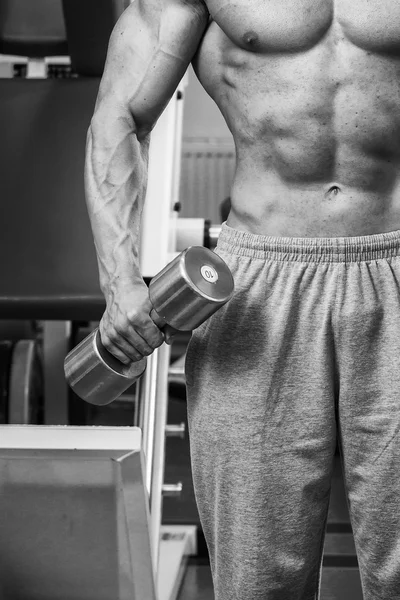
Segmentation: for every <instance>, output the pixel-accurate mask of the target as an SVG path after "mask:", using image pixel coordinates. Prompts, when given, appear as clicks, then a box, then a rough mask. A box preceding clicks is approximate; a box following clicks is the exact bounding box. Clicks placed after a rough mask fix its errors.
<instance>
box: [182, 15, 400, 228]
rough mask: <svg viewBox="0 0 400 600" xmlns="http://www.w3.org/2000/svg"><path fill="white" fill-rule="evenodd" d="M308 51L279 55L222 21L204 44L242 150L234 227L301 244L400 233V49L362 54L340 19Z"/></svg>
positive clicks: (213, 88)
mask: <svg viewBox="0 0 400 600" xmlns="http://www.w3.org/2000/svg"><path fill="white" fill-rule="evenodd" d="M246 35H247V37H246ZM252 36H253V37H252ZM254 36H255V37H254ZM257 44H258V45H257ZM308 44H309V46H308V47H307V48H300V49H299V51H298V52H295V51H292V52H283V51H280V52H271V51H270V49H269V50H268V51H267V50H264V49H263V45H262V42H260V41H259V39H257V35H256V34H254V35H253V34H252V33H251V32H247V33H246V32H245V35H244V36H243V37H241V38H240V44H239V43H238V40H237V39H234V36H230V37H228V35H226V33H225V32H224V31H223V30H222V29H221V27H220V26H219V25H218V24H217V23H216V22H215V21H213V22H211V24H210V27H209V29H208V31H207V32H206V35H205V36H204V39H203V42H202V45H201V47H200V48H199V51H198V53H197V56H196V57H195V60H194V63H193V66H194V68H195V71H196V73H197V76H198V77H199V80H200V82H201V83H202V84H203V86H204V88H205V89H206V91H207V92H208V93H209V94H210V96H211V97H212V98H213V99H214V100H215V102H216V103H217V105H218V106H219V108H220V110H221V112H222V114H223V116H224V117H225V120H226V122H227V125H228V127H229V128H230V130H231V132H232V135H233V138H234V142H235V146H236V157H237V161H236V173H235V177H234V181H233V184H232V190H231V203H232V209H231V213H230V215H229V218H228V225H230V226H231V227H234V228H237V229H241V230H244V231H250V232H252V233H257V234H261V235H274V236H290V237H341V236H361V235H371V234H375V233H382V232H387V231H394V230H397V229H399V230H400V50H399V54H398V55H397V54H393V52H392V53H391V54H390V55H389V54H388V55H385V53H382V52H379V53H374V52H372V51H371V50H369V49H368V48H361V47H359V46H357V45H356V44H354V43H353V42H352V41H351V40H349V39H347V37H346V34H345V31H344V30H343V28H342V27H341V25H340V24H339V23H338V22H334V21H333V22H332V23H331V25H330V26H329V27H328V28H327V30H326V31H323V32H321V33H320V39H319V40H316V41H311V42H308ZM246 46H248V47H246ZM399 48H400V44H399Z"/></svg>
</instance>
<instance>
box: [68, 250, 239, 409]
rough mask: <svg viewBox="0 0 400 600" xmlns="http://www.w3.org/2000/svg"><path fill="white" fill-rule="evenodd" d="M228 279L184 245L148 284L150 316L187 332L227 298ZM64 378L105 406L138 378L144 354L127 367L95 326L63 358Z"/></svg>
mask: <svg viewBox="0 0 400 600" xmlns="http://www.w3.org/2000/svg"><path fill="white" fill-rule="evenodd" d="M233 288H234V283H233V277H232V274H231V272H230V271H229V268H228V267H227V265H226V264H225V262H224V261H223V260H222V259H221V258H220V257H219V256H218V255H216V254H215V253H214V252H211V251H210V250H207V249H206V248H203V247H201V246H193V247H191V248H187V249H186V250H185V251H184V252H182V253H181V254H179V255H178V256H177V257H176V258H175V259H174V260H173V261H172V262H170V263H169V264H168V265H167V266H166V267H165V268H164V269H162V270H161V271H160V273H158V274H157V275H156V276H155V277H154V278H153V279H152V280H151V283H150V285H149V297H150V301H151V304H152V306H153V309H152V311H151V314H150V316H151V318H152V319H153V321H154V322H155V323H156V324H157V325H158V326H159V327H160V328H162V329H163V328H166V327H169V328H172V329H174V330H178V331H191V330H193V329H195V328H196V327H198V326H199V325H201V323H203V322H204V321H205V320H206V319H208V318H209V317H210V316H211V315H212V314H214V313H215V312H216V311H217V310H218V309H219V308H220V307H221V306H223V305H224V304H225V303H226V302H228V300H229V299H230V298H231V296H232V293H233ZM64 367H65V376H66V379H67V381H68V383H69V385H70V386H71V388H72V389H73V390H74V392H75V393H76V394H77V395H78V396H79V397H80V398H82V399H83V400H86V401H87V402H90V403H92V404H97V405H103V404H109V403H110V402H112V401H113V400H115V399H116V398H117V397H118V396H119V395H120V394H121V393H122V392H124V391H125V390H126V389H127V388H128V387H129V386H131V385H132V384H133V383H134V381H136V379H137V378H138V377H140V376H141V375H142V374H143V372H144V370H145V368H146V358H143V359H142V360H140V361H137V362H134V363H131V364H130V365H128V366H126V365H123V364H122V363H121V362H120V361H118V360H117V359H116V358H115V357H113V356H112V355H111V354H110V353H109V352H107V350H106V349H105V348H104V347H103V345H102V344H101V340H100V335H99V331H98V329H95V330H94V331H93V332H92V333H91V334H90V335H89V336H88V337H87V338H85V339H84V340H83V341H82V342H81V343H80V344H78V346H77V347H76V348H74V349H73V350H72V351H71V352H70V353H69V354H68V355H67V357H66V359H65V363H64Z"/></svg>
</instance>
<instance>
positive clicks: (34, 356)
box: [8, 340, 43, 425]
mask: <svg viewBox="0 0 400 600" xmlns="http://www.w3.org/2000/svg"><path fill="white" fill-rule="evenodd" d="M42 410H43V376H42V365H41V360H40V357H39V353H38V346H37V343H36V341H35V340H19V341H18V342H17V343H16V344H15V347H14V350H13V353H12V360H11V373H10V381H9V390H8V424H15V425H33V424H39V423H42V420H43V414H42Z"/></svg>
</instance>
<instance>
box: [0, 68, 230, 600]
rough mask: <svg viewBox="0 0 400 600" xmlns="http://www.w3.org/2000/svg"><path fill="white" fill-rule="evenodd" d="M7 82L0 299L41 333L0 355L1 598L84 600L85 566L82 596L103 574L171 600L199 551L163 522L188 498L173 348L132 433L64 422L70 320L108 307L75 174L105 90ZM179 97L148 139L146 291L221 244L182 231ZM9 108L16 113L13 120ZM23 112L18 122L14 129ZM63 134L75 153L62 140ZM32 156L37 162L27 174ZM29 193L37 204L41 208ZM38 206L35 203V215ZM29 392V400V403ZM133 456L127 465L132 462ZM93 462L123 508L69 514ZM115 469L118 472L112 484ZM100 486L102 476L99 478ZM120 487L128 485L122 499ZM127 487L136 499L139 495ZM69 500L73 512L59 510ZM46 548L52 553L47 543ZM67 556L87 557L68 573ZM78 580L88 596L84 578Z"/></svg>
mask: <svg viewBox="0 0 400 600" xmlns="http://www.w3.org/2000/svg"><path fill="white" fill-rule="evenodd" d="M0 84H1V86H2V90H1V94H0V113H2V114H0V121H1V129H2V132H3V133H4V138H3V140H4V145H5V146H7V148H4V155H3V159H2V164H3V166H4V165H6V168H5V169H3V171H4V172H3V173H2V178H1V183H0V188H1V189H0V192H1V194H2V196H3V197H4V198H7V199H9V200H10V201H9V202H7V205H8V206H9V218H8V222H7V221H6V220H3V222H2V223H0V228H1V232H0V233H1V235H0V238H1V240H2V250H3V256H7V265H6V268H5V272H4V274H3V278H2V286H1V289H0V318H1V319H28V320H35V321H40V322H41V323H42V329H41V332H40V340H38V339H31V340H29V339H26V340H23V339H22V340H15V341H13V342H6V343H4V344H3V345H4V348H3V350H4V351H3V355H2V356H3V360H2V365H4V369H3V371H2V373H1V377H2V388H1V390H2V403H1V406H2V414H3V417H2V418H3V421H6V422H7V424H5V423H3V424H2V425H0V514H1V522H0V529H1V531H2V535H1V536H0V571H1V572H2V578H1V581H0V597H1V593H2V588H1V586H3V589H6V587H5V586H12V585H17V586H22V585H23V582H24V581H29V586H30V587H29V590H28V589H24V588H23V587H19V588H18V587H17V588H14V591H15V590H17V591H16V592H15V593H16V594H17V595H18V597H19V598H21V600H22V599H23V598H24V597H26V598H28V597H29V598H30V600H32V599H34V598H38V599H41V598H45V597H52V598H54V597H56V594H55V589H56V588H58V589H60V587H61V586H62V589H63V591H64V592H65V593H67V591H68V597H69V598H70V599H71V600H73V598H74V597H79V598H83V595H82V588H81V587H79V585H78V583H79V577H78V578H77V575H78V571H75V573H74V569H73V566H74V565H76V563H77V562H79V564H80V565H81V569H80V570H79V573H80V577H81V578H83V577H84V573H87V575H88V578H89V580H90V581H91V582H92V586H91V587H90V586H89V587H88V588H87V590H86V592H85V593H87V596H86V597H87V598H92V597H93V598H94V597H96V599H98V598H100V597H101V589H102V585H103V584H104V579H103V580H100V579H98V578H97V579H96V576H97V575H98V574H99V573H100V572H101V571H103V573H106V574H108V576H109V581H108V584H107V585H108V587H107V586H105V587H104V589H105V590H106V589H108V590H111V588H110V585H111V583H112V582H114V585H115V587H114V588H113V589H112V591H111V592H110V595H109V597H108V598H111V597H113V598H116V597H120V598H129V599H130V600H133V598H140V599H142V598H146V600H147V599H149V600H151V599H152V598H154V599H157V600H173V599H174V598H176V596H177V594H178V590H179V587H180V583H181V581H182V578H183V575H184V569H185V562H186V560H187V557H188V555H195V554H196V552H197V550H196V534H197V531H196V530H197V527H196V526H162V525H161V516H162V501H163V497H165V496H167V495H179V493H180V491H181V489H182V484H181V483H180V482H177V483H173V484H168V483H165V482H164V463H165V440H166V437H167V436H170V435H173V436H176V435H182V434H183V433H184V431H183V428H182V425H167V423H166V416H167V405H168V382H169V380H170V377H171V376H172V377H174V378H175V380H177V379H178V380H179V381H180V382H181V383H183V382H184V373H183V367H182V359H180V360H179V361H177V362H178V363H179V364H173V365H171V364H170V363H171V348H170V347H169V346H167V345H165V344H164V345H163V346H162V347H161V348H159V349H158V350H157V351H156V352H154V354H153V355H152V356H151V357H150V358H149V359H148V363H147V368H146V371H145V373H144V375H143V377H142V378H141V379H140V381H139V382H138V383H137V384H136V385H135V386H134V387H133V390H130V394H129V393H128V394H125V395H124V396H125V398H124V400H123V401H125V402H130V403H132V402H135V403H136V404H137V406H138V415H137V423H135V426H133V427H127V428H124V427H115V428H113V427H105V428H103V427H95V428H93V427H73V426H71V425H68V423H69V419H68V417H69V413H68V404H69V395H68V390H67V386H66V384H65V381H64V371H63V362H64V358H65V356H66V354H67V353H68V351H69V350H70V349H71V333H72V329H73V327H72V322H73V321H76V320H77V321H80V322H83V321H89V322H92V323H96V321H98V320H99V318H100V317H101V314H102V311H103V308H104V300H103V298H102V296H101V293H100V291H99V288H98V282H97V268H96V267H97V266H96V260H95V256H94V251H93V248H92V247H91V246H92V240H91V237H90V230H89V229H88V222H87V215H86V208H85V205H84V201H83V198H82V192H81V189H80V188H81V182H80V181H79V183H78V184H77V183H76V179H77V178H76V177H75V176H74V174H75V173H78V172H80V169H82V167H83V159H84V157H83V147H84V143H83V142H84V136H83V135H82V132H83V131H85V129H86V128H87V123H88V115H90V112H91V110H92V108H91V107H92V106H93V103H94V98H95V95H96V91H97V87H98V81H96V79H91V80H89V79H87V80H86V79H84V78H83V79H79V78H77V79H75V80H71V81H65V82H63V81H49V80H45V79H40V78H39V77H34V76H32V77H30V78H29V81H21V80H19V81H17V80H9V81H7V82H6V81H1V82H0ZM27 86H29V92H30V93H29V94H28V95H27V94H26V90H27ZM184 86H185V80H184V81H183V82H182V83H181V84H180V86H179V88H178V90H177V93H176V94H175V96H174V98H173V99H172V100H171V102H170V104H169V106H168V107H167V109H166V110H165V112H164V113H163V115H162V117H161V118H160V120H159V122H158V124H157V126H156V128H155V129H154V131H153V134H152V141H151V145H150V160H149V185H148V191H147V198H146V203H145V209H144V214H143V227H142V239H141V268H142V273H143V275H144V277H145V278H146V279H147V280H149V279H151V278H152V277H153V276H154V275H155V274H156V273H158V272H159V271H160V270H162V269H163V267H164V266H165V265H166V264H167V263H169V262H170V261H171V260H173V259H174V258H176V256H177V255H178V254H179V252H181V251H182V250H183V248H186V247H187V246H190V245H198V246H201V245H209V246H211V247H213V246H214V245H215V242H216V239H217V237H218V232H219V227H218V226H215V227H214V226H212V225H211V224H210V223H209V222H207V221H205V220H203V219H196V220H187V222H186V225H185V222H184V221H185V220H184V219H180V218H179V198H178V184H179V163H180V153H181V148H180V140H181V123H182V109H183V106H182V105H183V102H182V97H183V93H184ZM10 107H11V110H13V107H16V109H15V110H14V112H12V114H10V112H9V111H10ZM44 107H46V113H44V112H43V108H44ZM66 108H67V109H66ZM17 109H18V110H17ZM21 115H23V123H21V124H19V121H18V119H21ZM61 115H62V118H61ZM55 123H56V124H57V127H55V126H54V124H55ZM63 128H64V129H63ZM29 131H33V132H35V136H41V135H43V136H44V137H45V142H44V143H42V145H41V146H40V144H39V138H34V137H33V136H32V135H31V136H30V137H29V139H28V138H27V137H26V135H27V132H29ZM66 133H67V135H68V140H69V147H66V145H65V143H64V142H65V139H67V137H66V135H65V134H66ZM79 136H80V137H79ZM39 146H40V147H39ZM22 148H23V149H24V153H23V154H22V152H21V149H22ZM71 148H74V149H76V152H74V151H73V150H72V151H71ZM9 156H12V157H14V162H16V164H9V163H8V162H7V161H8V157H9ZM24 156H26V162H25V163H24V162H23V160H24ZM32 156H35V157H36V159H37V160H36V161H34V164H33V167H32V166H31V165H32V159H31V158H30V157H32ZM54 161H55V162H56V163H57V162H58V163H59V164H60V165H63V168H62V169H60V170H59V171H58V172H57V173H56V175H55V177H52V174H51V173H47V172H46V170H45V168H44V167H45V165H46V166H47V165H49V164H54ZM64 166H66V167H67V168H66V169H65V171H66V172H65V173H64ZM22 172H23V177H22V176H21V173H22ZM74 185H75V189H74V187H73V186H74ZM35 189H39V190H40V193H38V194H37V198H35V203H34V202H32V190H35ZM36 203H39V204H38V205H36V206H35V204H36ZM38 211H39V212H40V211H41V212H42V214H46V220H48V221H49V222H48V223H43V222H41V221H43V219H42V220H41V221H39V219H38V215H37V214H36V213H37V212H38ZM154 215H156V216H157V218H154ZM21 218H22V222H21ZM50 223H51V225H50ZM51 227H53V228H54V231H51ZM189 231H190V232H191V233H190V235H189V234H188V232H189ZM70 232H73V234H74V243H76V249H74V248H72V247H71V241H72V240H71V233H70ZM16 242H17V243H16ZM10 248H12V249H13V251H12V252H11V253H10V250H9V249H10ZM27 263H28V264H27ZM94 326H95V325H94ZM18 365H20V366H18ZM21 365H22V366H21ZM24 365H25V366H24ZM35 365H36V366H35ZM30 381H31V382H33V383H29V382H30ZM26 389H29V390H30V391H29V392H28V394H27V395H26ZM14 390H16V391H17V392H18V394H17V393H16V391H14ZM35 390H36V391H35ZM24 393H25V396H24ZM132 394H134V396H132ZM15 398H19V399H18V401H17V400H15ZM125 456H128V457H129V458H128V459H127V460H126V462H125V458H124V457H125ZM94 464H96V465H98V470H97V471H96V472H97V473H98V480H97V483H99V484H100V483H101V482H103V483H104V485H103V488H102V489H103V490H104V491H105V490H106V489H107V490H108V492H107V493H106V494H105V495H106V496H107V494H108V496H114V498H116V502H115V503H114V504H113V503H112V502H109V503H108V504H107V502H108V501H106V500H104V496H103V495H102V494H98V493H97V491H98V490H97V488H96V486H95V484H94V483H93V488H91V492H92V493H90V490H89V491H88V493H87V494H86V495H85V496H84V499H83V500H82V502H81V503H80V504H79V502H78V504H76V502H75V504H74V498H75V496H74V493H75V492H77V491H78V490H80V489H81V487H82V485H83V483H82V482H84V481H93V480H91V479H90V476H91V473H92V469H93V465H94ZM38 465H41V466H42V467H43V469H45V472H46V473H47V475H46V477H47V479H46V477H45V478H44V479H41V475H42V474H43V470H41V469H39V468H38ZM111 467H115V468H116V469H117V470H116V471H115V472H114V475H115V476H114V477H113V478H111V479H110V476H109V473H110V469H111ZM96 468H97V467H96ZM119 468H120V470H118V469H119ZM57 473H63V476H61V475H59V476H57ZM28 474H30V476H28ZM92 477H94V478H95V473H94V472H93V473H92ZM103 477H104V479H103ZM107 477H108V479H107ZM67 481H68V485H66V482H67ZM118 482H120V483H121V482H122V484H121V485H122V489H123V493H122V492H121V486H119V487H118V485H117V483H118ZM44 484H45V485H44ZM125 484H126V488H125V487H124V486H125ZM100 487H101V486H100ZM132 489H135V490H136V492H137V493H136V495H134V496H132V495H131V492H132ZM46 490H47V492H46V493H44V495H43V496H40V494H41V493H42V492H44V491H46ZM51 490H52V492H51ZM50 492H51V493H50ZM61 492H62V493H61ZM125 492H126V493H125ZM121 494H122V495H121ZM50 496H52V498H53V500H52V501H50V500H49V498H50ZM122 496H123V497H122ZM63 497H64V498H65V500H68V502H67V501H66V502H64V503H62V504H61V498H63ZM46 498H47V500H46ZM55 498H57V501H56V500H55ZM89 498H90V500H89ZM75 500H76V498H75ZM104 502H106V503H105V504H104ZM60 506H62V507H63V511H64V512H63V515H64V519H65V523H69V524H70V528H71V529H70V530H68V531H69V532H71V531H72V529H73V527H75V525H77V529H75V532H76V531H77V530H78V532H79V527H83V523H86V524H87V528H85V529H84V530H82V532H83V531H84V532H85V535H81V536H79V535H78V534H77V536H76V537H75V535H71V533H70V536H69V538H68V540H69V543H68V544H66V543H65V541H66V539H67V537H66V536H65V535H64V534H65V533H66V532H67V530H66V529H63V528H62V527H61V525H60V522H59V521H58V520H57V515H58V516H60V515H61V512H60ZM125 509H126V511H125ZM74 511H75V512H77V513H79V511H81V514H82V513H83V514H85V515H86V516H85V520H84V521H81V522H80V523H79V524H76V521H74V514H75V512H74ZM101 511H103V512H101ZM104 511H105V512H104ZM99 514H102V515H104V514H107V515H109V519H111V521H112V523H111V524H110V523H109V527H110V528H111V527H112V525H115V527H116V530H112V528H111V529H109V530H108V533H109V536H110V537H109V541H110V543H111V539H114V540H115V536H117V539H118V542H120V544H121V545H120V546H118V547H116V546H115V545H114V546H112V545H110V546H108V547H106V548H105V552H106V555H107V556H108V558H110V557H113V560H115V561H116V562H117V564H115V563H113V565H112V566H113V569H110V568H108V569H107V568H106V565H105V563H104V562H103V563H102V562H101V561H100V562H96V560H95V559H94V556H93V553H91V552H90V551H89V550H92V551H93V549H94V548H95V547H96V537H95V535H94V534H95V532H96V527H98V523H99V521H96V515H99ZM21 515H24V519H25V520H24V522H23V523H22V519H21ZM124 515H125V516H124ZM86 519H87V521H86ZM96 523H97V525H96ZM128 523H129V524H128ZM78 525H79V527H78ZM35 527H36V529H35ZM3 533H4V535H3ZM89 533H91V534H92V537H91V538H90V536H89ZM93 536H94V537H93ZM84 539H87V540H90V539H91V540H92V541H93V545H91V546H90V548H88V547H87V546H84V544H83V540H84ZM104 539H108V538H107V537H106V536H105V537H104V538H103V542H104ZM43 540H44V541H46V540H47V542H46V543H43V544H42V543H41V542H42V541H43ZM74 544H75V545H74ZM107 548H108V550H107ZM12 552H15V553H16V554H12ZM68 552H69V553H70V554H68ZM16 556H19V557H20V559H19V561H16ZM71 556H76V557H77V558H78V559H79V560H78V561H75V562H73V561H72V560H71ZM54 557H57V561H56V562H57V564H58V565H61V564H63V565H64V568H63V570H62V572H60V571H59V570H58V571H57V568H56V565H55V561H54V560H53V562H52V561H51V560H50V559H51V558H54ZM117 559H118V560H117ZM103 560H104V557H103ZM8 561H10V562H8ZM14 564H18V573H16V572H15V569H14V570H13V568H12V566H13V565H14ZM39 564H40V565H41V567H40V568H39ZM3 573H6V574H7V578H5V577H3ZM52 573H53V575H52ZM57 577H60V580H59V581H57ZM80 581H81V584H82V585H83V584H84V581H83V579H81V580H80ZM96 581H97V584H98V588H97V589H96V587H95V584H96ZM101 581H102V583H101ZM18 582H19V583H18ZM60 582H61V583H60ZM88 585H89V584H88ZM104 585H105V584H104ZM52 586H53V587H52ZM68 586H69V587H68ZM47 592H48V594H49V595H46V594H47ZM53 592H54V593H53ZM24 594H25V596H24Z"/></svg>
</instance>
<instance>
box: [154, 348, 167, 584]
mask: <svg viewBox="0 0 400 600" xmlns="http://www.w3.org/2000/svg"><path fill="white" fill-rule="evenodd" d="M170 355H171V347H170V346H169V345H167V344H163V345H162V346H161V347H160V348H159V349H158V368H157V386H156V388H155V389H154V394H155V423H154V453H153V468H152V477H151V496H150V514H151V523H152V528H151V535H152V547H153V548H154V549H155V553H154V562H153V567H154V573H155V574H157V573H158V560H159V547H160V528H161V519H162V500H163V494H162V489H163V484H164V467H165V441H166V439H165V427H166V423H167V413H168V368H169V363H170Z"/></svg>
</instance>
